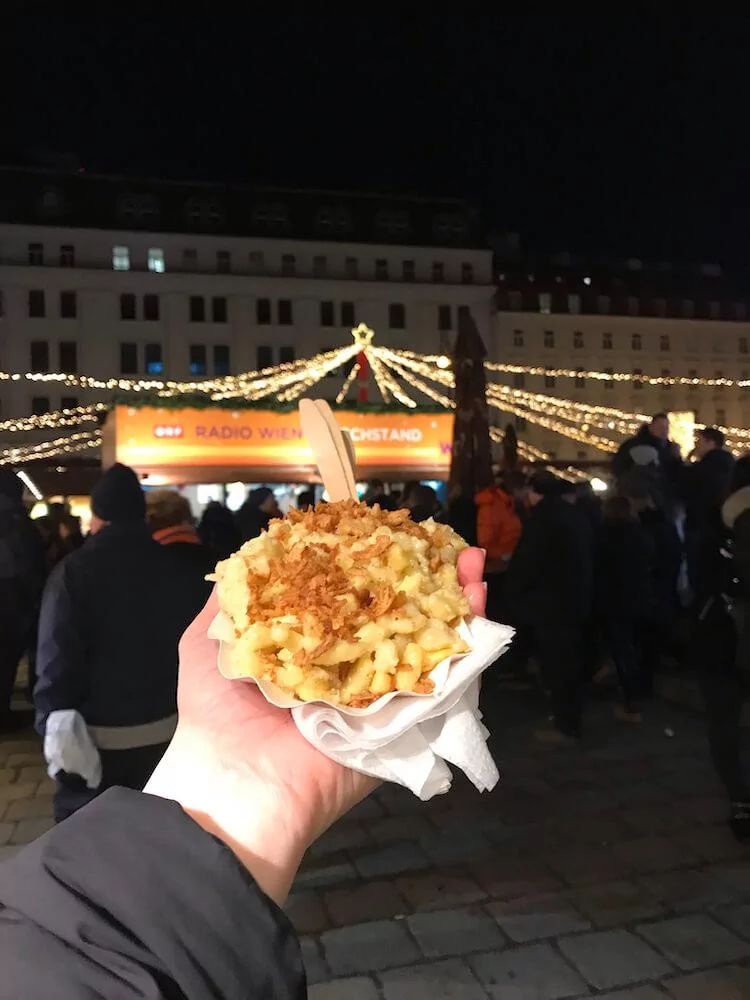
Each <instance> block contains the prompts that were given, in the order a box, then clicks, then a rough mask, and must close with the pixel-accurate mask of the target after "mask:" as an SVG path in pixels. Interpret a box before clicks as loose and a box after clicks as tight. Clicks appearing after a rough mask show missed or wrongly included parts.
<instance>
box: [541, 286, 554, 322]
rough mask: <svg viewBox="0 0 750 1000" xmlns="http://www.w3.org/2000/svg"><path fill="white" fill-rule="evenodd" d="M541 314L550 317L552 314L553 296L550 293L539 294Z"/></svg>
mask: <svg viewBox="0 0 750 1000" xmlns="http://www.w3.org/2000/svg"><path fill="white" fill-rule="evenodd" d="M539 312H540V313H544V315H545V316H549V314H550V313H551V312H552V296H551V295H550V293H549V292H540V293H539Z"/></svg>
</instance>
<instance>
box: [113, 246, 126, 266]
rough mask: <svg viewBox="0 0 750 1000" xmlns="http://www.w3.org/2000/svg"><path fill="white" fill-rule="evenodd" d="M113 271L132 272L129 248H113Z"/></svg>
mask: <svg viewBox="0 0 750 1000" xmlns="http://www.w3.org/2000/svg"><path fill="white" fill-rule="evenodd" d="M112 270H113V271H129V270H130V250H129V249H128V247H121V246H117V247H112Z"/></svg>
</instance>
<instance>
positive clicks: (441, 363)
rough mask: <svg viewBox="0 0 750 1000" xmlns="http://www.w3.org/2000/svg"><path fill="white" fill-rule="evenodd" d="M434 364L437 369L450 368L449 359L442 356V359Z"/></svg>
mask: <svg viewBox="0 0 750 1000" xmlns="http://www.w3.org/2000/svg"><path fill="white" fill-rule="evenodd" d="M435 364H436V365H437V366H438V368H450V366H451V359H450V358H446V357H445V356H443V357H442V358H438V359H437V361H436V362H435Z"/></svg>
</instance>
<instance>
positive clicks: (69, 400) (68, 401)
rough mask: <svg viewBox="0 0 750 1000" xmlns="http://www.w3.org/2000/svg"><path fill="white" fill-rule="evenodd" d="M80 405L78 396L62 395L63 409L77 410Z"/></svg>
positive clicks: (61, 405)
mask: <svg viewBox="0 0 750 1000" xmlns="http://www.w3.org/2000/svg"><path fill="white" fill-rule="evenodd" d="M77 406H78V396H60V409H61V410H75V408H76V407H77Z"/></svg>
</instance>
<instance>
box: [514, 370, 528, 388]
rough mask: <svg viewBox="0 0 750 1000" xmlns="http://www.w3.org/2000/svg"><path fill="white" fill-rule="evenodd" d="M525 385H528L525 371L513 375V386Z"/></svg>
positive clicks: (520, 386)
mask: <svg viewBox="0 0 750 1000" xmlns="http://www.w3.org/2000/svg"><path fill="white" fill-rule="evenodd" d="M525 385H526V376H525V375H524V374H523V372H516V373H515V375H514V376H513V388H514V389H523V387H524V386H525Z"/></svg>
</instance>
